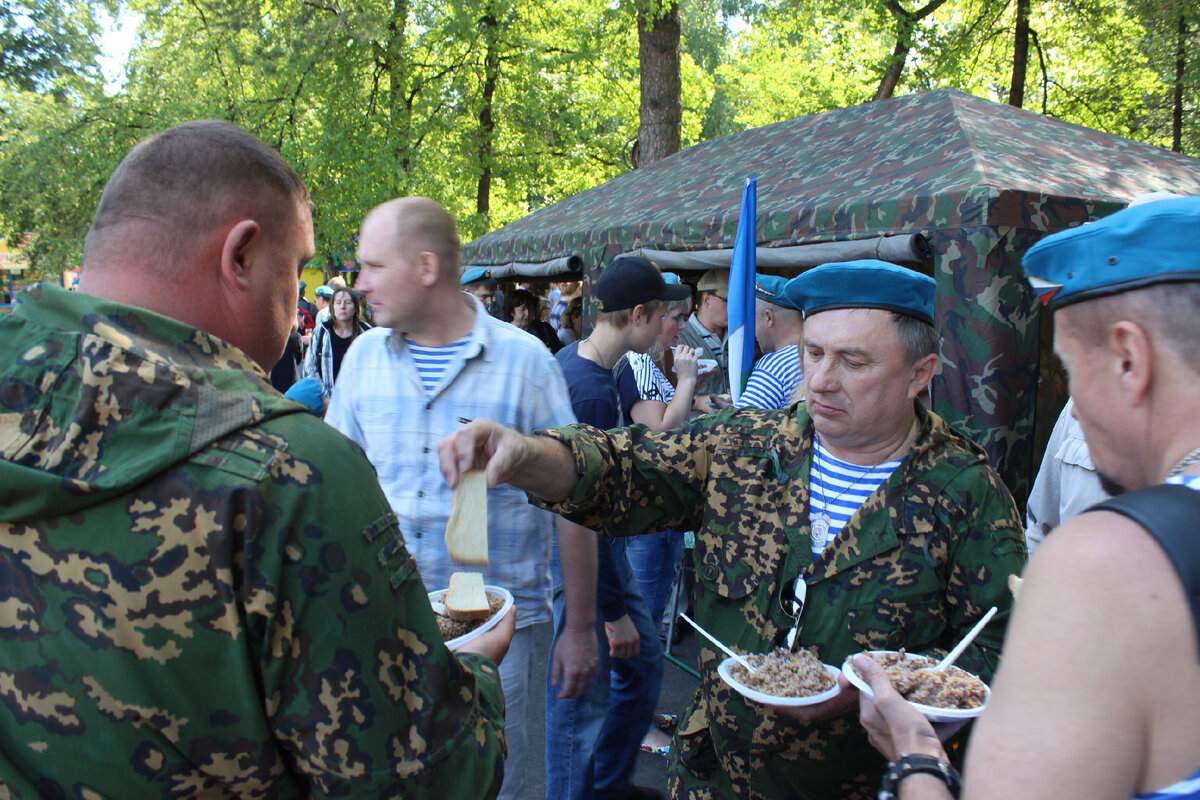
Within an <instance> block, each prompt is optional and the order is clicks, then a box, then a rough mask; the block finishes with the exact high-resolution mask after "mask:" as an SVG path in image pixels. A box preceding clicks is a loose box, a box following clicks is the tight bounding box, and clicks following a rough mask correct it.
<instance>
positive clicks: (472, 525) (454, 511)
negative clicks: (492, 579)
mask: <svg viewBox="0 0 1200 800" xmlns="http://www.w3.org/2000/svg"><path fill="white" fill-rule="evenodd" d="M487 523H488V517H487V473H485V472H484V471H483V470H471V471H470V472H464V473H463V474H462V475H460V476H458V486H457V487H455V489H454V495H453V496H452V498H451V500H450V519H449V521H448V522H447V524H446V550H447V551H448V552H449V553H450V558H452V559H453V560H454V562H455V563H456V564H477V565H479V566H483V567H486V566H487V565H488V532H487Z"/></svg>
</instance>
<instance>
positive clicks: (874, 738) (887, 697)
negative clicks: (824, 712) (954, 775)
mask: <svg viewBox="0 0 1200 800" xmlns="http://www.w3.org/2000/svg"><path fill="white" fill-rule="evenodd" d="M854 666H855V667H857V668H858V674H860V675H862V676H863V679H864V680H865V681H866V682H867V684H868V685H869V686H870V687H871V691H872V692H874V693H875V698H874V699H873V700H872V699H871V698H870V697H867V696H866V694H863V693H861V692H860V693H859V719H860V720H861V721H862V725H863V727H864V728H866V729H867V734H868V737H869V738H870V740H871V745H872V746H873V747H874V748H875V749H876V750H878V751H879V752H880V753H883V755H884V757H885V758H887V759H888V760H889V761H895V760H896V759H897V758H899V757H900V755H901V754H906V755H911V754H914V753H924V754H926V755H931V756H935V757H937V758H941V759H945V758H946V752H945V751H944V750H943V749H942V743H941V742H940V741H939V740H938V737H937V734H936V733H934V731H933V726H932V725H930V724H929V720H927V719H925V717H924V716H922V715H921V712H920V711H917V710H916V709H915V708H913V707H912V705H910V704H909V702H908V701H907V700H905V699H904V698H903V697H901V696H900V693H899V692H897V691H896V689H895V687H893V686H892V682H891V681H890V680H888V676H887V673H886V672H884V671H883V667H881V666H879V664H878V663H876V662H875V660H874V659H872V658H870V657H869V656H861V655H860V656H855V657H854ZM842 680H845V677H844V676H843V678H842ZM843 691H844V690H843Z"/></svg>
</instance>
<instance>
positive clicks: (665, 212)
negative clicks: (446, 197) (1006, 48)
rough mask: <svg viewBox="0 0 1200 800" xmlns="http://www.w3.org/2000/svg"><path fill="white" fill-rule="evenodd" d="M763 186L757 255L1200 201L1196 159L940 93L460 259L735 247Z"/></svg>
mask: <svg viewBox="0 0 1200 800" xmlns="http://www.w3.org/2000/svg"><path fill="white" fill-rule="evenodd" d="M751 176H756V177H757V178H758V214H759V219H758V236H759V244H760V245H761V244H764V243H770V244H778V245H789V244H801V243H806V242H815V241H830V240H840V239H855V238H864V237H872V236H879V235H883V234H886V233H894V232H901V231H903V232H918V231H928V230H934V229H938V228H959V227H967V226H974V225H1017V226H1020V227H1024V228H1033V229H1037V230H1047V229H1048V228H1047V227H1046V226H1047V225H1050V224H1053V223H1051V222H1049V221H1048V220H1045V219H1043V218H1042V217H1041V215H1039V214H1038V212H1037V209H1038V206H1039V205H1040V203H1039V202H1038V200H1039V199H1040V198H1045V197H1057V198H1075V199H1079V200H1083V201H1086V202H1109V203H1115V204H1124V203H1125V202H1127V201H1128V200H1129V199H1131V198H1133V197H1135V196H1136V195H1138V194H1141V193H1143V192H1149V191H1159V190H1169V191H1176V192H1179V193H1182V194H1200V160H1197V159H1193V158H1188V157H1186V156H1181V155H1178V154H1176V153H1172V152H1169V151H1167V150H1163V149H1161V148H1157V147H1152V146H1149V145H1145V144H1141V143H1138V142H1133V141H1130V140H1128V139H1122V138H1120V137H1117V136H1112V135H1109V134H1104V133H1100V132H1099V131H1094V130H1091V129H1089V128H1084V127H1082V126H1079V125H1073V124H1070V123H1066V122H1062V121H1060V120H1056V119H1052V118H1049V117H1044V116H1042V115H1040V114H1035V113H1032V112H1029V111H1024V110H1022V109H1018V108H1013V107H1011V106H1008V105H1003V104H1000V103H995V102H992V101H990V100H985V99H982V98H978V97H974V96H972V95H968V94H964V93H962V92H958V91H954V90H950V89H938V90H935V91H931V92H923V93H920V94H913V95H907V96H904V97H898V98H893V99H891V100H886V101H883V102H873V103H866V104H864V105H860V106H856V107H853V108H846V109H840V110H837V111H828V112H825V113H822V114H813V115H811V116H807V117H799V118H797V119H792V120H788V121H786V122H779V123H776V124H774V125H767V126H765V127H762V128H756V129H754V130H749V131H744V132H742V133H737V134H732V135H729V136H724V137H721V138H719V139H713V140H711V141H707V142H702V143H701V144H697V145H695V146H693V147H689V148H687V149H686V150H682V151H680V152H679V153H676V154H675V155H673V156H671V157H669V158H666V159H663V160H662V161H659V162H657V163H655V164H653V165H651V166H649V167H645V168H642V169H639V170H635V171H633V172H629V173H626V174H625V175H621V176H619V177H617V178H613V179H612V180H610V181H608V182H607V183H604V184H602V185H600V186H597V187H595V188H593V189H589V190H587V191H585V192H581V193H579V194H577V195H574V196H572V197H568V198H566V199H564V200H562V201H560V202H558V203H555V204H554V205H552V206H548V207H547V208H543V209H541V210H539V211H536V212H534V213H532V214H530V215H528V216H526V217H524V218H522V219H520V220H517V221H516V222H513V223H510V224H508V225H505V226H504V227H502V228H499V229H497V230H495V231H492V232H491V233H489V234H487V235H485V236H482V237H480V238H478V239H476V240H474V241H473V242H470V243H469V244H467V245H466V246H465V247H464V256H465V263H468V264H483V265H494V264H505V263H509V262H512V261H520V262H540V261H546V260H549V259H552V258H558V257H562V256H566V255H569V254H572V253H577V254H579V255H580V256H582V257H583V260H584V261H585V262H586V263H587V264H589V265H596V264H598V263H599V262H600V261H601V260H602V258H603V253H604V250H605V248H606V247H608V246H610V245H615V246H617V247H618V248H619V249H620V250H621V251H628V250H632V249H635V248H638V247H649V248H655V249H671V250H707V249H716V248H724V247H732V246H733V239H734V235H735V233H736V227H737V217H738V213H739V207H740V201H741V191H742V181H743V179H744V178H747V177H751Z"/></svg>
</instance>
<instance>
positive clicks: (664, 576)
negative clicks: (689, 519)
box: [625, 531, 683, 625]
mask: <svg viewBox="0 0 1200 800" xmlns="http://www.w3.org/2000/svg"><path fill="white" fill-rule="evenodd" d="M625 554H626V555H627V556H629V566H630V567H631V568H632V569H633V577H634V578H636V579H637V583H638V589H640V590H641V592H642V598H643V599H644V600H645V601H646V607H647V608H649V609H650V619H652V620H654V624H655V625H659V624H661V623H662V619H663V614H664V613H665V612H666V610H667V603H668V601H670V599H671V588H672V587H673V586H674V585H675V576H676V575H678V574H679V562H680V560H682V558H683V531H659V532H658V533H643V534H642V535H641V536H630V537H629V538H628V539H627V540H626V541H625Z"/></svg>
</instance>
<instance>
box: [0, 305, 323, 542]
mask: <svg viewBox="0 0 1200 800" xmlns="http://www.w3.org/2000/svg"><path fill="white" fill-rule="evenodd" d="M0 365H2V366H0V521H4V522H19V521H22V520H29V519H39V518H44V517H52V516H59V515H62V514H69V513H72V512H75V511H78V510H80V509H84V508H88V507H90V506H92V505H95V504H97V503H101V502H104V501H106V500H108V499H110V498H112V497H114V496H117V495H119V494H121V493H124V492H126V491H128V490H129V489H131V488H132V487H135V486H137V485H138V484H140V483H142V482H144V481H146V480H147V479H148V478H150V477H153V476H154V475H157V474H159V473H161V472H163V471H164V470H166V469H167V468H169V467H171V466H173V465H175V464H177V463H179V462H181V461H183V460H184V459H187V458H189V457H191V456H192V455H194V454H195V453H197V452H199V451H200V450H202V449H204V448H205V447H207V446H208V445H209V444H211V443H212V442H214V441H216V440H218V439H220V438H222V437H224V436H226V435H228V434H230V433H232V432H234V431H237V430H240V429H241V428H244V427H246V426H248V425H254V424H257V423H260V422H262V421H264V420H267V419H270V418H272V417H276V416H280V415H283V414H290V413H296V412H300V411H302V410H303V408H304V407H303V406H302V405H300V404H299V403H295V402H293V401H291V400H287V399H285V398H284V397H283V396H282V395H280V394H279V393H277V392H276V391H275V390H274V389H273V388H272V387H271V383H270V380H269V379H268V377H267V375H266V374H265V373H264V372H263V371H262V369H261V368H260V367H259V366H258V365H257V364H255V363H254V361H252V360H251V359H250V357H249V356H247V355H246V354H245V353H243V352H242V351H241V350H239V349H238V348H236V347H234V346H233V345H231V344H229V343H227V342H224V341H222V340H220V339H217V338H216V337H213V336H210V335H209V334H206V333H204V332H202V331H199V330H197V329H195V328H193V327H191V326H189V325H186V324H184V323H181V322H179V321H177V320H173V319H170V318H168V317H164V316H162V315H160V314H156V313H154V312H151V311H147V310H145V309H141V308H134V307H132V306H126V305H121V304H119V303H114V302H111V301H108V300H104V299H102V298H99V297H96V296H94V295H89V294H84V293H81V292H68V291H65V290H63V289H61V288H58V287H56V286H53V285H49V284H39V285H37V286H34V287H32V288H30V289H28V290H26V291H25V292H23V293H22V294H21V295H20V296H19V297H18V298H17V301H16V305H15V308H14V310H13V313H11V314H6V315H4V316H2V317H0Z"/></svg>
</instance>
